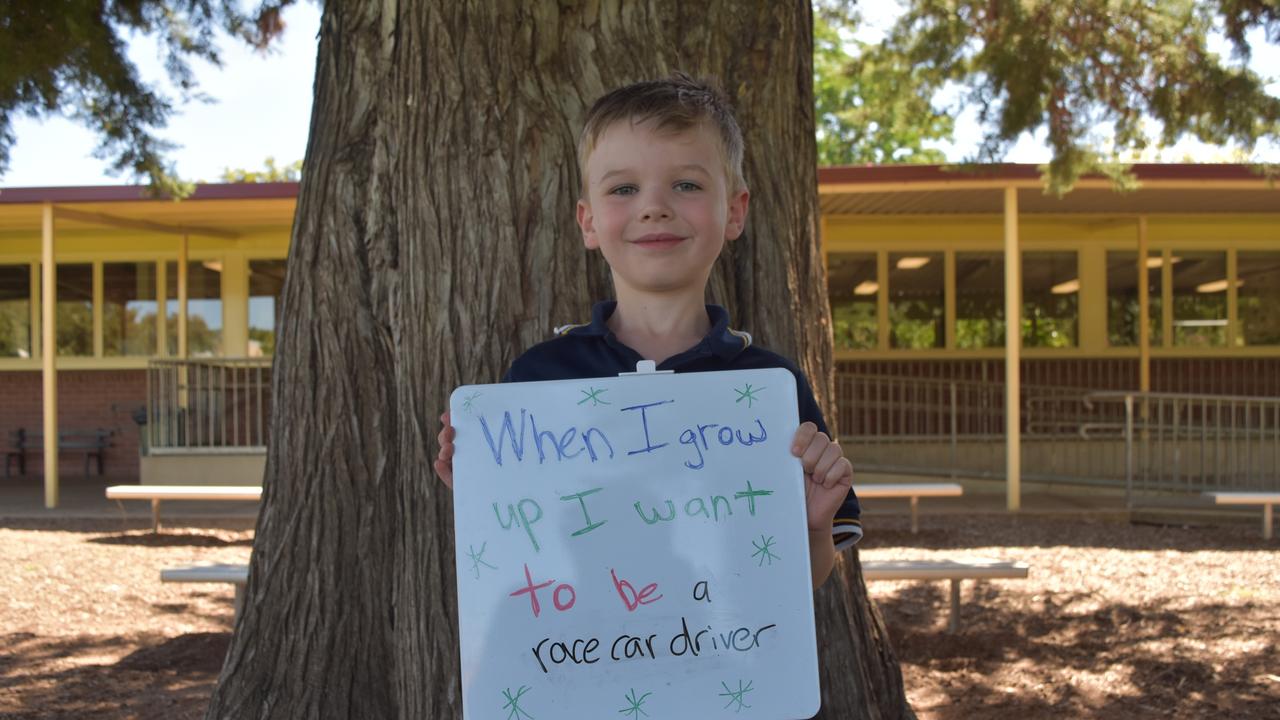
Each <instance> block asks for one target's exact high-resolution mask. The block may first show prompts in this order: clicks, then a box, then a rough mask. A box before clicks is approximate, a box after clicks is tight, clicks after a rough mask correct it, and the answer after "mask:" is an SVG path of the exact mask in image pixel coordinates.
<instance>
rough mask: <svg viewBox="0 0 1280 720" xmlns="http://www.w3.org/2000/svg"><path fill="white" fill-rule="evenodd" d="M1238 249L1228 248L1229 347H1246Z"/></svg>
mask: <svg viewBox="0 0 1280 720" xmlns="http://www.w3.org/2000/svg"><path fill="white" fill-rule="evenodd" d="M1237 257H1238V256H1237V255H1236V249H1235V248H1227V347H1231V348H1233V347H1244V342H1243V340H1244V333H1243V332H1241V327H1240V296H1239V294H1238V290H1237V286H1238V285H1239V284H1240V283H1239V280H1237V278H1236V274H1237V273H1238V272H1239V268H1238V266H1237V263H1238V262H1239V260H1238V259H1237Z"/></svg>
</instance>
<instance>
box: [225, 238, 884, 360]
mask: <svg viewBox="0 0 1280 720" xmlns="http://www.w3.org/2000/svg"><path fill="white" fill-rule="evenodd" d="M282 270H283V268H282ZM879 291H880V282H879V279H878V277H877V276H876V255H875V253H831V254H830V255H828V256H827V298H828V300H829V301H830V303H831V324H832V333H831V334H832V337H833V339H834V341H835V349H837V350H873V349H875V347H876V344H877V337H878V335H877V330H878V326H877V324H876V297H877V295H878V293H879ZM252 302H253V301H252V300H250V308H249V316H250V317H251V318H252V317H253V307H252ZM249 332H250V337H252V333H253V330H252V329H250V331H249Z"/></svg>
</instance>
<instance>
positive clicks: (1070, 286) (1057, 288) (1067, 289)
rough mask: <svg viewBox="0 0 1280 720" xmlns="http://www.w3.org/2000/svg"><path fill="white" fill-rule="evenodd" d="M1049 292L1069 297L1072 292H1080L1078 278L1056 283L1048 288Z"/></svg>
mask: <svg viewBox="0 0 1280 720" xmlns="http://www.w3.org/2000/svg"><path fill="white" fill-rule="evenodd" d="M1049 292H1051V293H1053V294H1054V295H1070V294H1071V293H1073V292H1080V278H1075V279H1074V280H1068V281H1066V282H1061V283H1058V284H1057V285H1054V286H1053V287H1052V288H1050V289H1049Z"/></svg>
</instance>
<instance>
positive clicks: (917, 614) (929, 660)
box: [876, 582, 1280, 720]
mask: <svg viewBox="0 0 1280 720" xmlns="http://www.w3.org/2000/svg"><path fill="white" fill-rule="evenodd" d="M876 603H877V605H878V607H879V608H880V611H881V613H882V614H883V616H884V618H885V623H886V626H887V627H888V629H889V633H890V636H891V638H892V641H893V645H894V649H895V650H896V651H897V653H898V657H899V659H900V660H901V661H902V663H903V667H904V673H907V674H908V675H911V674H912V673H911V672H910V671H911V670H912V669H914V670H916V671H918V672H917V673H916V675H917V677H919V678H923V679H924V680H925V682H926V683H927V684H928V685H929V686H930V688H929V689H928V692H927V693H925V694H926V695H927V696H928V701H927V703H921V704H927V705H928V706H929V707H928V708H924V707H921V708H918V709H919V710H922V711H923V710H927V712H928V714H929V715H930V716H931V717H936V718H957V719H958V718H965V719H969V718H1001V719H1013V718H1019V719H1029V718H1040V717H1091V718H1126V719H1128V718H1170V717H1172V718H1208V717H1224V718H1226V717H1229V718H1233V719H1235V718H1239V719H1241V720H1247V719H1251V718H1258V719H1261V718H1276V717H1277V714H1276V712H1277V711H1276V708H1277V707H1280V681H1277V679H1276V677H1275V673H1276V659H1275V658H1276V656H1275V654H1274V653H1275V651H1274V649H1273V648H1272V647H1270V644H1269V643H1265V644H1263V649H1260V650H1257V651H1255V652H1236V653H1231V654H1230V655H1228V654H1227V653H1226V652H1222V654H1220V655H1218V656H1217V658H1212V659H1206V658H1205V656H1204V653H1203V651H1202V650H1201V651H1199V652H1198V653H1197V654H1198V657H1192V656H1191V654H1190V652H1188V650H1187V647H1188V646H1187V645H1186V644H1185V643H1183V642H1181V641H1183V640H1186V641H1189V642H1193V643H1195V644H1196V645H1200V646H1202V647H1203V646H1208V647H1210V648H1213V647H1215V646H1216V647H1218V648H1226V647H1239V646H1241V645H1243V644H1245V643H1247V642H1248V641H1250V640H1255V641H1256V640H1257V638H1256V634H1257V628H1258V626H1259V625H1261V626H1263V627H1267V626H1268V625H1270V626H1271V627H1274V624H1273V623H1274V619H1272V620H1270V621H1269V620H1268V619H1267V618H1266V617H1264V615H1265V614H1266V613H1267V612H1268V611H1267V608H1266V607H1265V606H1263V605H1261V604H1254V603H1247V604H1245V605H1232V606H1228V605H1223V604H1218V603H1206V604H1204V605H1200V606H1197V607H1194V608H1192V609H1189V610H1188V609H1182V608H1179V609H1173V608H1171V607H1169V606H1168V604H1167V603H1164V602H1160V603H1152V604H1145V605H1130V604H1124V603H1111V604H1102V605H1101V606H1099V603H1098V598H1097V597H1096V596H1094V595H1092V594H1090V593H1080V594H1071V595H1065V594H1058V595H1052V596H1049V595H1039V596H1036V597H1032V596H1030V594H1024V593H1018V592H1011V591H1009V589H1008V588H1007V587H1005V586H996V585H992V584H990V583H982V582H976V583H972V584H966V592H965V595H964V604H963V607H962V618H963V619H962V623H961V629H960V631H959V632H958V633H955V634H950V633H947V632H946V631H945V629H944V628H945V625H946V613H947V599H946V585H945V584H944V583H919V584H911V585H908V586H907V587H906V588H904V589H903V590H901V591H899V592H897V593H896V594H894V595H892V596H889V597H883V598H877V600H876ZM1242 617H1248V618H1249V622H1240V620H1241V618H1242ZM1255 644H1256V642H1255ZM911 666H915V668H911ZM908 684H909V685H910V684H911V683H910V682H909V683H908ZM917 702H919V699H917Z"/></svg>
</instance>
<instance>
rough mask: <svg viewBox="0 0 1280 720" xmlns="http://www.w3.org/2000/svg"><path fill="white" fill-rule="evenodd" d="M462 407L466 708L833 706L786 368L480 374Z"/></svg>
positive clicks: (727, 712) (677, 715)
mask: <svg viewBox="0 0 1280 720" xmlns="http://www.w3.org/2000/svg"><path fill="white" fill-rule="evenodd" d="M450 407H451V417H452V422H453V426H454V427H455V428H456V430H457V438H456V454H455V455H454V460H453V471H454V529H455V534H456V538H457V572H458V615H459V630H460V643H461V659H462V692H463V714H464V717H465V718H467V719H468V720H473V719H474V720H480V719H485V720H487V719H489V718H498V719H499V720H530V719H533V720H557V719H562V718H621V719H622V720H641V719H643V718H664V719H673V720H679V719H682V718H689V719H694V718H697V719H699V720H702V719H703V718H727V717H733V718H769V719H770V720H778V719H781V718H808V717H811V716H812V715H814V714H815V713H816V712H817V711H818V706H819V702H820V695H819V687H818V664H817V647H816V639H815V634H814V620H813V590H812V581H811V579H810V569H809V538H808V533H807V530H806V521H805V505H804V486H803V474H802V470H801V467H800V461H799V460H798V459H796V458H795V457H793V456H792V455H791V451H790V445H791V440H792V438H793V437H794V434H795V430H796V428H797V427H798V426H799V418H798V415H797V409H796V386H795V378H794V377H793V376H792V375H791V373H790V372H789V371H787V370H785V369H768V370H739V371H730V372H713V373H685V374H668V373H649V374H642V375H629V376H623V377H616V378H605V379H598V378H597V379H587V380H565V381H553V382H536V383H512V384H502V385H472V386H465V387H461V388H458V389H457V390H455V391H454V393H453V395H452V397H451V399H450ZM526 571H527V574H526ZM535 601H536V615H535Z"/></svg>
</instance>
